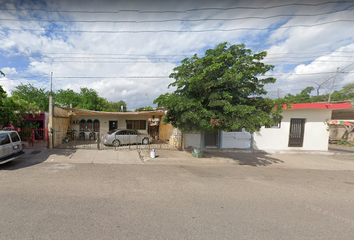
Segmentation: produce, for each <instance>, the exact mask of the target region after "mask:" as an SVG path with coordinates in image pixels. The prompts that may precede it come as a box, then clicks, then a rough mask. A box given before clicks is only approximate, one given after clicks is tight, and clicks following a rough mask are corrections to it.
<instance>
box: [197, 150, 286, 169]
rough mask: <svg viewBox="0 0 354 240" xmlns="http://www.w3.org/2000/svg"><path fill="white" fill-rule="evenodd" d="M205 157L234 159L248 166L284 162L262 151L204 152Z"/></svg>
mask: <svg viewBox="0 0 354 240" xmlns="http://www.w3.org/2000/svg"><path fill="white" fill-rule="evenodd" d="M203 157H205V158H227V159H232V160H233V161H235V163H237V164H239V165H247V166H254V167H256V166H268V165H271V164H279V163H284V161H282V160H280V159H277V158H274V157H271V156H270V155H268V154H261V153H240V152H204V153H203Z"/></svg>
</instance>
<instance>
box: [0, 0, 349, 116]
mask: <svg viewBox="0 0 354 240" xmlns="http://www.w3.org/2000/svg"><path fill="white" fill-rule="evenodd" d="M45 3H46V4H45V5H42V4H35V3H34V2H30V3H27V4H24V3H21V2H19V1H11V2H10V3H8V4H5V5H4V6H5V8H12V9H13V8H16V9H29V8H47V9H50V10H54V11H60V10H69V11H117V10H129V9H130V10H131V9H136V10H141V11H162V10H166V11H169V10H173V11H184V10H186V9H200V8H210V7H220V8H228V7H235V6H243V7H244V6H249V7H266V6H274V5H279V4H280V3H279V2H278V1H269V2H267V4H265V3H262V4H261V3H260V2H259V1H239V2H237V3H236V2H235V1H216V2H215V1H211V0H210V1H179V2H178V3H177V2H175V1H159V2H157V1H156V2H150V1H129V2H125V3H124V4H123V3H121V2H115V1H103V2H99V3H98V2H95V1H66V2H62V1H60V2H57V1H45ZM304 3H305V2H304ZM306 3H307V2H306ZM282 4H285V2H284V3H282ZM349 4H350V3H348V4H347V5H346V6H344V5H343V4H342V5H340V4H338V5H336V4H327V5H319V6H317V7H303V6H294V5H292V6H287V7H279V8H269V9H243V8H242V9H231V10H223V11H216V10H204V11H186V12H179V13H172V12H166V13H154V14H152V13H141V12H140V13H139V12H134V11H120V12H119V13H115V14H108V13H99V14H98V13H90V14H86V13H79V12H76V13H66V12H45V11H20V12H16V11H1V18H7V19H8V18H11V19H23V18H25V19H58V20H65V21H69V20H74V21H137V22H138V23H132V22H116V23H107V22H106V23H101V22H55V24H53V23H51V22H40V21H25V22H21V21H0V27H1V30H0V52H1V53H2V54H1V55H2V56H3V58H2V61H1V62H2V66H1V67H3V68H6V69H15V72H11V73H9V74H7V76H6V77H7V78H8V80H6V81H3V82H1V83H0V84H2V85H3V86H4V88H5V89H7V91H9V90H11V89H13V88H14V86H16V85H18V84H20V83H21V82H22V83H26V82H28V80H30V82H31V83H33V84H34V85H35V86H38V87H45V88H47V89H49V87H50V73H51V72H53V87H54V89H55V90H57V89H67V88H71V89H73V90H75V91H79V90H80V87H88V88H93V89H95V90H96V91H97V92H98V93H99V95H100V96H102V97H105V98H107V99H108V100H109V101H119V100H124V101H126V102H127V104H128V108H130V109H132V110H133V109H135V108H137V107H141V106H146V105H151V104H152V101H153V99H155V98H156V97H158V96H159V95H160V94H163V93H165V92H167V91H169V92H171V91H172V90H173V89H167V86H168V84H169V83H171V82H172V81H173V79H169V78H149V77H153V76H169V74H170V73H171V72H172V69H173V68H174V67H176V66H177V65H178V64H179V62H180V60H182V59H183V58H185V57H186V56H192V55H193V54H194V53H198V55H202V54H203V52H204V51H205V50H206V49H208V48H213V47H215V46H216V45H217V44H219V43H221V42H225V41H227V42H230V43H232V44H239V43H241V42H245V43H246V46H254V47H255V48H256V49H253V50H255V51H260V50H263V49H267V51H268V53H269V55H268V57H267V59H266V60H265V62H267V63H271V64H274V65H275V69H274V72H273V73H271V74H274V75H277V79H278V81H277V83H276V84H275V85H274V86H270V88H272V91H275V90H276V89H277V88H282V89H283V91H286V92H290V91H292V92H294V91H299V90H300V89H301V88H302V87H305V86H306V85H307V84H308V82H309V81H310V80H316V79H318V75H296V74H307V73H311V72H323V71H326V72H328V71H330V72H333V71H335V70H336V68H337V66H339V67H341V68H344V67H345V66H347V65H349V64H350V61H353V60H354V56H353V53H352V54H351V55H350V53H349V54H348V52H350V51H353V52H354V49H353V45H352V43H353V34H352V29H353V23H344V22H341V23H333V24H327V25H319V26H316V27H308V28H307V27H297V28H279V29H273V30H270V31H254V30H241V31H214V32H200V33H196V32H174V33H166V32H163V33H157V32H149V33H92V32H90V31H124V30H125V31H141V30H148V31H160V30H176V31H180V30H193V31H197V30H198V31H199V30H202V31H203V30H207V29H236V28H269V27H274V26H282V27H287V26H292V25H298V24H309V25H311V24H318V23H321V22H328V21H334V20H338V19H353V17H352V16H354V15H353V10H351V9H349V10H347V11H345V12H340V13H333V14H326V15H320V16H313V17H304V16H297V17H296V16H293V17H289V16H279V17H273V18H266V19H256V18H254V17H269V16H275V15H284V14H298V15H299V14H316V13H324V12H333V11H337V10H340V9H344V8H346V7H350V6H349ZM0 5H1V4H0ZM247 17H248V19H243V20H233V21H192V22H185V21H169V22H155V23H142V22H139V21H146V20H149V21H154V20H157V21H161V20H169V19H170V20H171V19H185V20H187V19H194V20H195V19H205V18H207V19H211V18H217V19H223V18H224V19H231V18H247ZM7 28H12V29H13V28H15V29H22V30H21V31H12V30H10V31H6V30H4V29H7ZM24 29H62V30H64V31H87V32H55V31H53V32H51V31H49V32H40V31H39V32H38V31H27V30H24ZM343 49H345V50H343ZM341 51H342V52H343V53H341ZM344 51H346V52H347V53H344ZM58 53H60V54H58ZM299 53H300V54H299ZM181 55H184V56H181ZM345 56H347V58H345ZM335 59H337V60H338V59H341V60H346V61H347V62H341V63H338V64H337V63H336V64H333V61H334V60H335ZM353 70H354V69H353V68H351V67H349V68H348V69H346V71H345V72H349V71H353ZM332 75H333V74H332ZM332 75H324V76H321V77H330V76H332ZM26 76H45V77H44V78H37V79H36V78H31V79H28V80H24V79H25V78H24V77H26ZM129 76H141V77H142V78H126V77H129ZM352 76H353V74H350V73H344V72H343V73H341V74H339V75H338V81H337V83H338V86H342V85H343V84H347V83H351V81H352ZM68 77H76V78H68ZM86 77H90V78H86ZM12 79H16V80H12ZM22 79H23V80H22ZM274 89H275V90H274ZM147 93H148V97H147V96H146V94H147Z"/></svg>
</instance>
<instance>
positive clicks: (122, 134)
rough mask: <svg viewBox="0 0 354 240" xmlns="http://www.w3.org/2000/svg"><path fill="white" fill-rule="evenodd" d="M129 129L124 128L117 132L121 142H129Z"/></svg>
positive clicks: (117, 137)
mask: <svg viewBox="0 0 354 240" xmlns="http://www.w3.org/2000/svg"><path fill="white" fill-rule="evenodd" d="M126 135H127V131H125V130H122V131H118V132H116V139H118V140H119V142H120V144H127V136H126Z"/></svg>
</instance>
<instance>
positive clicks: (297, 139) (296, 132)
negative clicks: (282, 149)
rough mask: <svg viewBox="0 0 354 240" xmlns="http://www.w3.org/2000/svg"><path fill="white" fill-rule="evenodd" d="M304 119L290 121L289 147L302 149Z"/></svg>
mask: <svg viewBox="0 0 354 240" xmlns="http://www.w3.org/2000/svg"><path fill="white" fill-rule="evenodd" d="M304 132H305V119H304V118H292V119H290V133H289V145H288V146H289V147H302V145H303V143H304Z"/></svg>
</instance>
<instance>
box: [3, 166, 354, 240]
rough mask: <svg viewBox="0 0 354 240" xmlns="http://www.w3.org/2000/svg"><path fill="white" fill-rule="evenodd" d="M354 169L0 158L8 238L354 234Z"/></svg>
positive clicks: (327, 236)
mask: <svg viewBox="0 0 354 240" xmlns="http://www.w3.org/2000/svg"><path fill="white" fill-rule="evenodd" d="M353 173H354V172H353V171H347V170H342V171H329V170H307V169H277V168H267V167H252V166H242V165H231V164H229V165H205V164H204V165H161V164H159V165H129V164H126V165H118V164H71V163H48V162H43V163H38V164H36V163H29V162H24V161H14V162H10V163H7V164H4V165H0V180H1V185H0V203H1V204H0V239H6V240H8V239H353V236H354V175H353Z"/></svg>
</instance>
